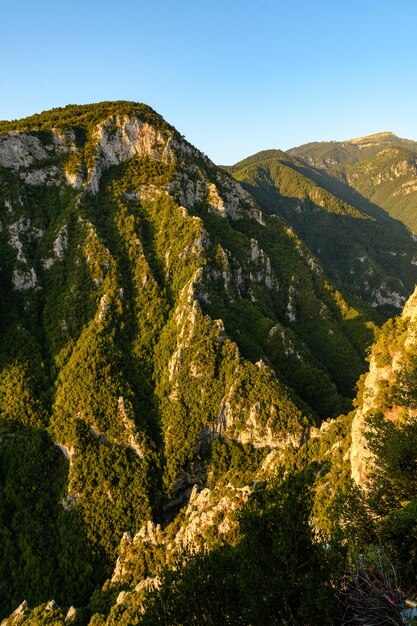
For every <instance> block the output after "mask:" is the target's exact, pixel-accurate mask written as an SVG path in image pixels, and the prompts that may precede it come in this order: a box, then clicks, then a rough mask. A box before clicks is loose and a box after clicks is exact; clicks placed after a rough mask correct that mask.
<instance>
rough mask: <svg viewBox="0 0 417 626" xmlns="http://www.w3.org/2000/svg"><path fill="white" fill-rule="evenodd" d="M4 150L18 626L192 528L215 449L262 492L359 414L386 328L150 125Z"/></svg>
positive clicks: (21, 138)
mask: <svg viewBox="0 0 417 626" xmlns="http://www.w3.org/2000/svg"><path fill="white" fill-rule="evenodd" d="M0 132H1V133H2V135H0V165H1V169H0V211H1V215H0V221H1V230H0V239H1V246H0V255H1V258H0V267H1V273H0V291H1V294H2V298H1V310H0V312H1V320H0V323H1V326H2V331H3V332H2V335H1V350H0V370H1V375H0V428H1V434H0V436H1V448H0V453H1V465H0V472H1V478H2V481H1V487H0V524H1V534H2V538H3V539H2V542H1V546H2V547H1V550H2V558H1V559H0V563H1V566H0V567H1V568H2V575H1V576H0V580H1V581H3V582H2V583H1V586H0V594H1V606H2V610H3V611H4V613H3V614H7V613H8V612H10V611H12V610H13V609H15V607H16V606H17V605H19V604H20V603H21V602H22V601H23V599H27V600H28V601H29V603H30V604H31V605H32V606H33V605H34V604H37V603H41V602H46V601H48V600H49V599H50V598H52V597H53V598H55V599H56V600H57V601H58V602H60V603H62V604H64V605H68V606H69V605H70V604H78V605H82V604H85V603H86V602H87V601H88V598H89V597H90V595H91V592H92V591H93V589H94V588H95V586H96V585H97V584H101V583H102V582H103V581H104V580H105V579H106V577H108V576H109V575H110V573H111V571H112V569H113V566H114V562H115V558H116V554H117V548H118V544H119V542H120V540H121V538H122V536H123V533H124V532H127V531H129V532H130V533H132V535H135V534H137V533H138V532H139V531H140V529H141V527H142V526H143V524H145V523H147V522H148V521H149V520H154V521H167V520H170V519H172V518H173V517H174V515H175V512H176V508H178V506H180V505H181V503H183V502H186V501H187V498H188V497H189V496H190V493H191V490H192V487H193V486H194V485H195V484H199V485H200V486H201V487H204V486H206V485H207V481H209V480H210V476H211V474H210V471H211V470H210V467H212V465H213V455H214V451H215V450H216V449H217V452H216V454H217V458H218V459H219V462H220V461H221V462H220V467H222V463H223V465H224V466H225V467H226V466H228V464H232V465H233V463H234V462H235V460H236V459H237V458H238V459H239V464H240V465H241V467H243V468H245V467H246V468H248V467H249V468H251V467H252V465H254V468H253V470H252V469H251V470H250V472H249V474H248V476H249V477H250V478H253V476H254V472H256V471H257V469H258V466H259V464H261V463H262V460H263V458H264V457H265V456H266V455H267V454H268V453H269V452H270V451H271V450H275V451H280V450H284V449H285V448H286V447H287V446H289V445H292V446H298V445H299V444H300V443H301V442H302V441H303V440H304V438H305V436H306V432H307V430H308V428H309V426H310V425H311V424H312V423H313V422H314V421H320V419H321V418H323V417H328V416H335V415H337V414H338V413H340V412H341V410H343V409H345V408H348V407H349V406H350V403H351V398H352V396H353V388H354V384H355V382H356V380H357V378H358V376H359V375H360V373H361V372H362V371H363V370H364V354H365V351H366V348H367V346H368V345H369V343H370V342H371V340H372V337H373V333H374V330H375V329H374V326H373V325H372V324H371V323H370V322H369V321H368V320H367V317H366V314H364V313H363V312H362V311H361V310H360V309H358V308H355V307H354V306H352V305H351V304H349V303H348V302H347V301H346V300H345V299H344V298H343V297H342V296H341V294H340V293H339V292H338V291H337V290H336V289H335V288H334V287H333V286H332V285H331V284H330V283H329V282H328V281H327V280H326V278H325V276H324V274H323V272H322V270H321V268H320V265H319V263H318V261H317V260H316V258H315V257H313V256H312V254H311V253H310V252H309V250H308V249H307V248H306V247H305V246H304V244H303V243H302V242H301V241H300V239H299V238H298V237H297V236H296V235H295V234H294V232H293V231H292V230H291V229H289V228H288V227H287V226H286V225H285V224H284V223H283V222H282V220H281V219H280V218H279V217H278V216H268V215H266V214H265V213H263V212H262V210H261V208H260V207H259V206H258V205H257V204H256V202H255V201H254V199H253V198H252V197H251V196H250V195H249V194H248V193H247V192H245V191H244V190H243V188H242V187H241V186H240V185H239V184H238V183H237V182H236V181H234V180H233V179H232V178H231V177H230V176H229V175H228V174H226V173H224V172H222V171H221V170H219V169H218V168H216V167H215V166H214V164H213V163H211V161H210V160H209V159H208V158H207V157H205V156H204V155H202V154H201V153H200V152H198V150H196V149H195V148H194V147H192V146H191V145H190V144H188V143H187V142H186V141H184V140H183V139H182V138H181V136H180V135H179V134H178V133H177V132H176V131H175V129H174V128H173V127H171V126H169V125H168V124H167V123H166V122H165V121H164V120H162V118H160V117H159V116H158V115H157V114H156V113H155V112H154V111H152V110H151V109H150V108H149V107H146V106H145V105H138V104H135V103H125V102H116V103H101V104H99V105H88V106H69V107H66V108H64V109H56V110H53V111H50V112H46V113H43V114H41V115H36V116H33V117H32V118H28V119H26V120H21V121H18V122H15V123H2V125H0ZM216 447H217V448H216ZM248 471H249V470H248ZM251 472H252V473H251ZM217 479H218V480H221V479H222V473H220V475H219V474H218V475H217ZM217 479H216V480H215V481H214V482H213V484H212V487H213V488H214V487H215V486H216V484H217V482H216V481H217ZM252 482H253V481H252ZM219 497H220V496H219ZM6 581H7V583H6Z"/></svg>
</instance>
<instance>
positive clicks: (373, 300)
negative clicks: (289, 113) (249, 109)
mask: <svg viewBox="0 0 417 626" xmlns="http://www.w3.org/2000/svg"><path fill="white" fill-rule="evenodd" d="M375 138H377V139H378V141H377V140H376V139H375ZM395 140H396V138H395V136H392V135H390V134H388V135H385V134H383V135H382V136H379V135H378V136H372V137H370V138H366V139H363V140H354V141H353V142H345V143H343V144H338V143H336V142H331V143H325V144H308V145H307V146H305V147H301V148H299V149H298V148H297V149H293V150H290V151H289V153H284V152H282V151H279V150H266V151H263V152H259V153H257V154H255V155H253V156H251V157H249V158H247V159H244V160H243V161H241V162H239V163H237V164H236V165H234V166H231V167H229V168H226V169H227V170H228V171H229V172H230V173H231V174H232V175H233V176H234V177H235V179H236V180H238V181H239V182H240V183H241V184H242V185H243V186H244V188H245V189H246V190H247V191H249V192H250V193H251V194H252V195H253V197H254V198H255V199H256V200H257V201H258V202H259V204H260V206H261V207H262V208H263V209H264V211H266V212H267V213H269V214H279V215H280V216H281V217H283V218H284V220H285V221H286V222H287V223H288V224H289V225H290V227H291V228H293V229H294V231H295V232H296V233H297V235H298V236H299V237H300V239H301V240H302V241H303V242H304V243H305V244H306V245H307V246H308V247H309V248H310V250H312V251H313V253H314V254H315V255H316V256H317V257H318V259H319V260H320V262H321V264H322V266H323V268H324V270H325V272H326V273H327V275H328V276H329V278H331V280H332V281H333V282H334V283H335V284H336V285H337V286H338V287H339V288H340V289H343V290H346V291H347V292H349V293H350V294H352V295H354V296H355V297H357V298H360V299H361V300H362V301H363V302H365V303H367V304H368V305H370V306H371V307H374V308H375V309H377V310H378V312H379V313H381V314H382V315H385V316H386V317H387V316H389V315H393V314H395V313H396V312H398V309H401V308H402V306H403V305H404V302H405V300H406V298H407V297H408V296H409V295H410V293H411V292H412V291H413V289H414V285H415V284H416V282H417V245H416V241H415V238H414V236H413V234H412V233H411V232H410V231H409V230H408V229H407V228H406V227H405V226H404V225H403V224H402V223H401V222H399V221H397V220H395V219H393V218H392V217H390V215H389V214H388V213H386V212H385V211H384V210H383V209H382V208H381V206H382V205H381V206H378V205H377V204H375V203H373V200H374V198H373V196H372V197H371V196H369V199H366V198H364V197H362V196H360V194H359V193H358V192H357V191H356V186H355V185H354V184H353V183H352V186H349V184H348V183H349V182H351V181H350V179H349V180H347V179H344V178H343V177H340V178H338V177H337V176H336V174H335V171H336V170H335V168H336V167H339V168H342V167H345V168H348V167H349V168H350V167H352V168H353V167H359V165H358V163H359V161H358V159H359V158H364V157H365V156H366V158H373V159H377V158H380V154H381V153H377V156H375V151H376V150H381V149H382V148H381V146H386V145H389V146H391V145H393V143H392V142H395ZM400 141H403V142H404V143H406V144H407V145H408V143H410V144H412V142H408V143H407V142H406V141H405V140H400ZM412 145H414V144H412ZM395 149H396V150H397V148H395ZM370 155H371V156H370ZM355 159H356V160H355ZM335 163H336V165H335ZM352 163H354V164H356V165H352ZM360 163H362V161H360ZM338 171H339V170H338ZM340 171H341V169H340ZM371 201H372V202H371Z"/></svg>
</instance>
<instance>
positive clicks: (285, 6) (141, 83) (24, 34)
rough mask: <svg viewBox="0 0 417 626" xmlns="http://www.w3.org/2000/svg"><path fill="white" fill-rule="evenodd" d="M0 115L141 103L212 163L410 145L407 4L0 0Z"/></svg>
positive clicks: (411, 51) (415, 71) (416, 50)
mask: <svg viewBox="0 0 417 626" xmlns="http://www.w3.org/2000/svg"><path fill="white" fill-rule="evenodd" d="M0 18H1V22H0V23H1V25H0V54H1V57H0V58H1V64H0V119H14V118H19V117H23V116H26V115H30V114H32V113H35V112H40V111H42V110H45V109H49V108H52V107H55V106H63V105H65V104H69V103H87V102H98V101H101V100H136V101H140V102H146V103H147V104H150V105H151V106H152V107H153V108H154V109H156V110H157V111H158V112H159V113H161V114H162V115H163V116H164V117H165V118H166V119H167V121H169V122H170V123H171V124H173V125H174V126H176V128H177V129H178V130H179V131H180V132H181V133H182V134H184V135H185V136H186V138H187V139H188V140H189V141H191V142H192V143H193V144H195V145H196V146H197V147H198V148H200V149H201V150H203V152H205V153H206V154H208V155H209V156H210V157H211V158H212V159H213V160H214V161H216V162H217V163H233V162H235V161H237V160H239V159H241V158H243V157H245V156H248V155H249V154H253V153H254V152H256V151H258V150H262V149H266V148H281V149H287V148H290V147H291V146H294V145H299V144H301V143H305V142H307V141H313V140H328V139H345V138H349V137H355V136H361V135H365V134H370V133H374V132H378V131H383V130H392V131H394V132H396V133H397V134H399V135H400V136H403V137H408V138H410V139H416V140H417V125H416V121H417V1H416V0H395V1H394V0H389V1H387V0H316V1H314V0H309V1H307V0H299V1H297V0H257V1H249V0H223V1H219V0H206V1H205V2H201V1H200V0H153V1H152V0H148V1H146V2H145V1H143V0H136V1H134V0H118V1H113V2H108V1H107V0H101V1H98V0H83V1H81V0H68V1H67V2H64V1H63V0H55V1H54V2H52V1H51V0H38V1H34V0H30V1H29V0H23V1H22V0H14V1H13V0H3V2H2V3H1V8H0Z"/></svg>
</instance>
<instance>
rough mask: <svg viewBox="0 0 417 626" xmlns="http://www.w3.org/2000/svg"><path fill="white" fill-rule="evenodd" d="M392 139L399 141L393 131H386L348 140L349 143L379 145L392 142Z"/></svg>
mask: <svg viewBox="0 0 417 626" xmlns="http://www.w3.org/2000/svg"><path fill="white" fill-rule="evenodd" d="M392 139H398V135H396V134H395V133H393V132H391V131H384V132H382V133H374V134H373V135H365V136H364V137H355V138H354V139H348V140H347V143H353V144H363V143H366V144H368V143H379V142H384V141H387V140H388V141H390V140H392Z"/></svg>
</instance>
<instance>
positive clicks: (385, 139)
mask: <svg viewBox="0 0 417 626" xmlns="http://www.w3.org/2000/svg"><path fill="white" fill-rule="evenodd" d="M288 154H290V155H292V156H295V157H298V158H301V159H303V160H304V161H305V162H306V163H307V164H308V165H309V166H312V167H313V168H316V169H319V170H324V171H325V172H326V173H327V174H328V175H329V176H330V177H332V178H335V179H337V180H340V181H341V182H342V183H345V184H347V185H349V186H350V187H352V188H353V189H354V190H355V191H357V192H358V193H359V194H361V195H362V196H363V197H364V198H366V199H367V200H369V201H371V202H372V203H374V204H376V205H378V206H380V207H382V208H383V209H385V210H386V211H387V212H388V213H389V214H390V215H391V216H392V217H394V218H395V219H398V220H401V221H402V222H403V223H404V224H405V225H406V226H407V227H408V228H410V229H411V230H412V231H413V232H417V209H416V206H417V142H415V141H410V140H409V139H401V138H400V137H397V136H396V135H395V134H394V133H389V132H386V133H378V134H376V135H369V136H368V137H360V138H358V139H351V140H350V141H343V142H337V141H335V142H333V141H332V142H315V143H309V144H306V145H304V146H299V147H298V148H292V149H291V150H288Z"/></svg>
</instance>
